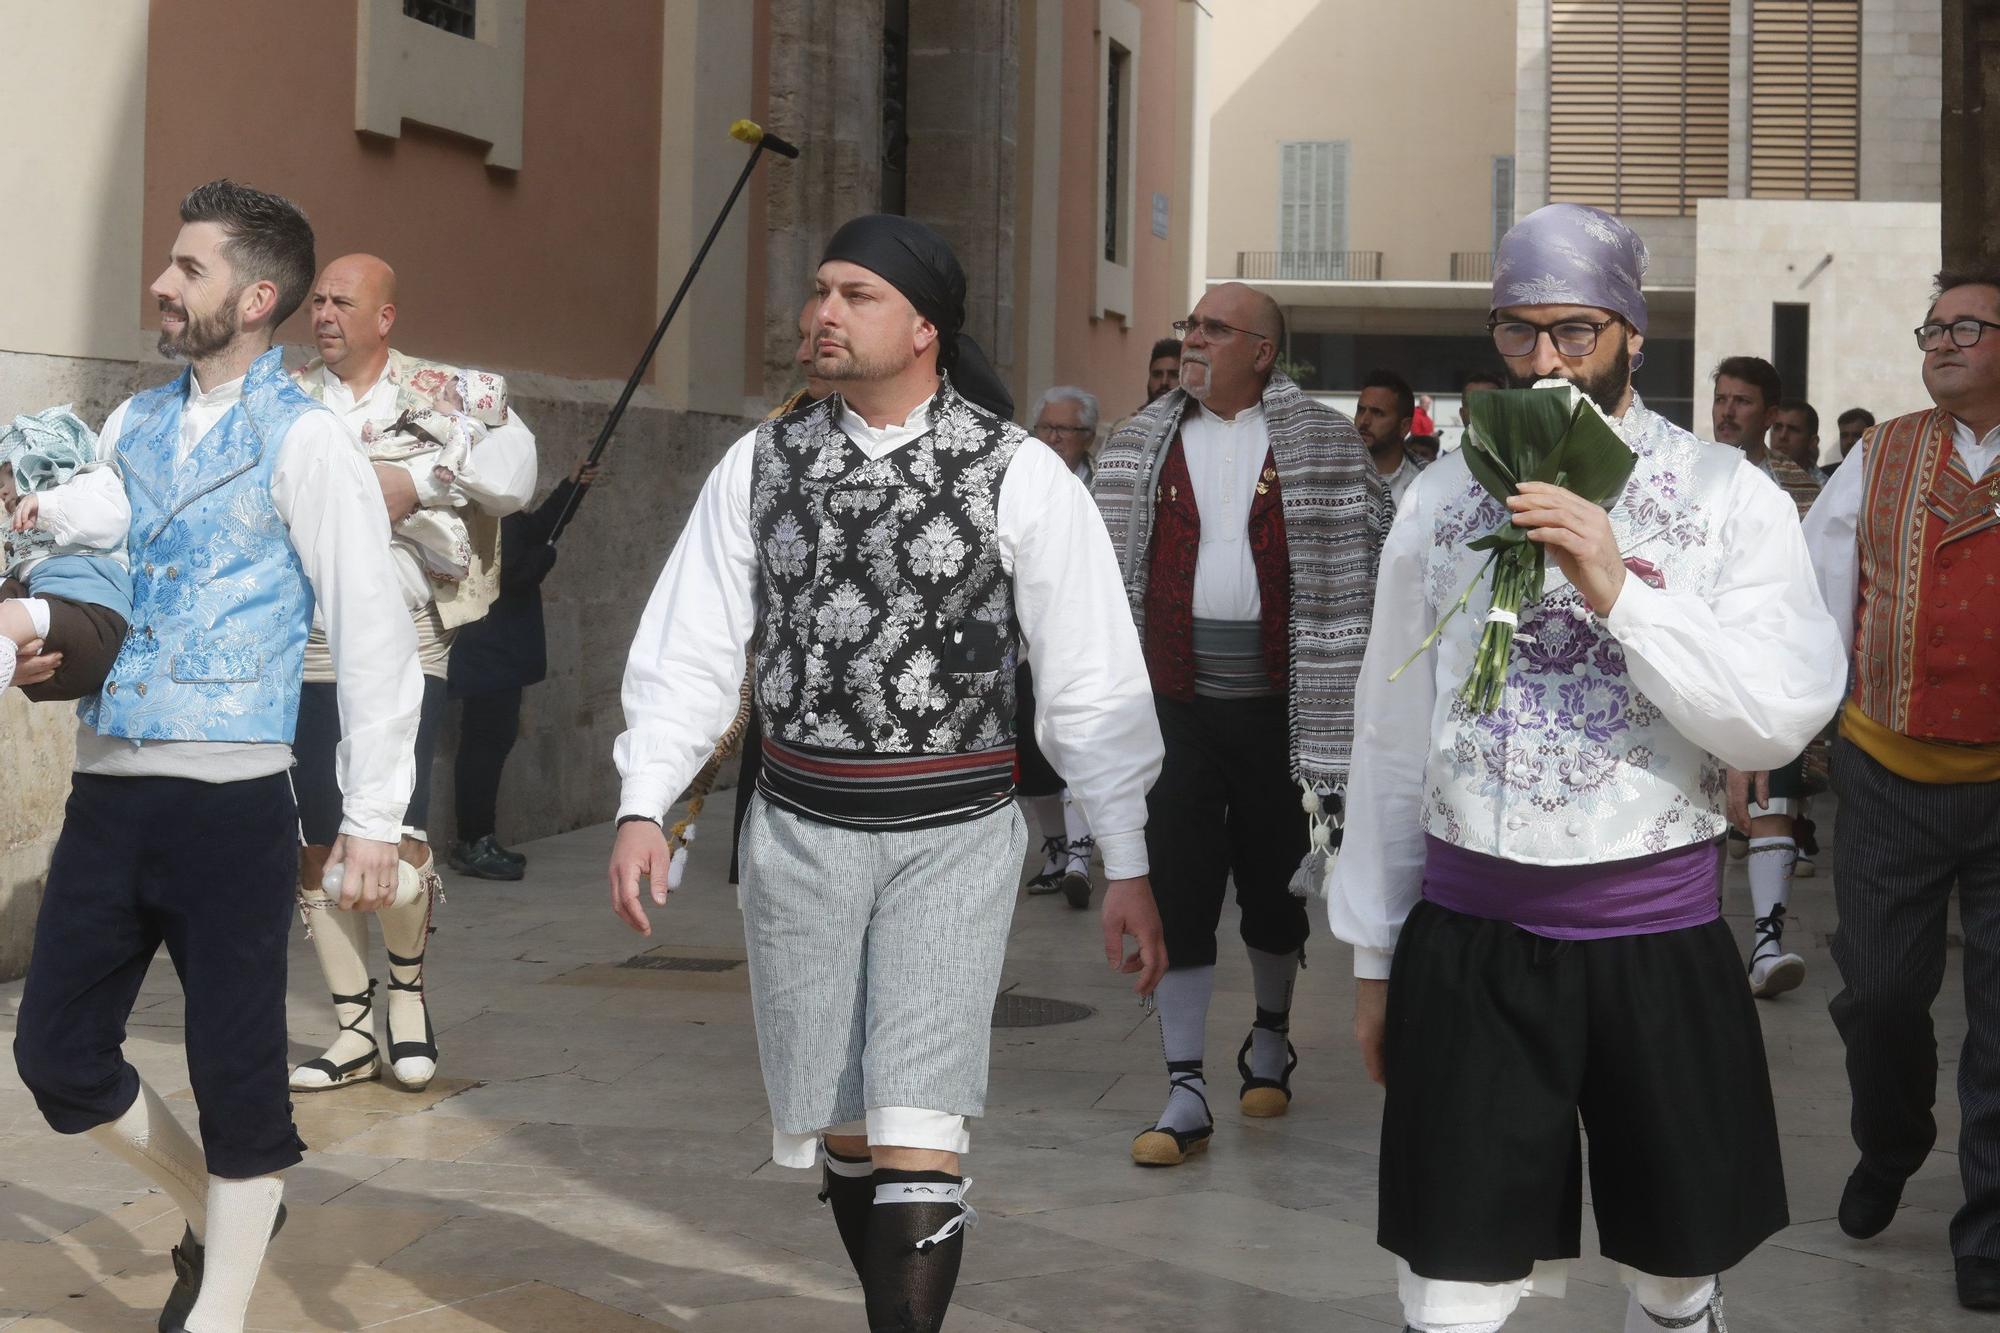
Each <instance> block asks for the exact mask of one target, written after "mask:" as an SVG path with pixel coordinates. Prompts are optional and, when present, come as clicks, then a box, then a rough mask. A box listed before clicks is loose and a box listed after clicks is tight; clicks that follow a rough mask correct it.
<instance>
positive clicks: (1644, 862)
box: [1424, 836, 1722, 940]
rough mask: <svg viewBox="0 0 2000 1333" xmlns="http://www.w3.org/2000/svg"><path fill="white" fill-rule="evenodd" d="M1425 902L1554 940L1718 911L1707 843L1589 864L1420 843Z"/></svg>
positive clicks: (1676, 922)
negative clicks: (1540, 862) (1541, 861)
mask: <svg viewBox="0 0 2000 1333" xmlns="http://www.w3.org/2000/svg"><path fill="white" fill-rule="evenodd" d="M1424 848H1425V857H1424V897H1425V898H1428V899H1429V900H1430V901H1431V902H1434V903H1436V904H1437V905H1438V906H1439V907H1444V908H1449V909H1450V910H1451V911H1454V912H1462V913H1464V914H1465V915H1466V916H1476V917H1484V918H1486V919H1487V920H1490V921H1510V922H1512V923H1513V924H1515V925H1517V926H1519V927H1520V928H1521V929H1523V930H1525V931H1528V932H1530V933H1531V934H1535V935H1542V936H1546V937H1547V938H1549V939H1552V940H1601V939H1607V938H1610V937H1612V936H1616V935H1657V934H1659V933H1661V932H1663V931H1669V930H1684V929H1686V928H1687V927H1689V926H1700V925H1706V924H1707V923H1708V922H1710V921H1713V920H1715V919H1716V918H1717V917H1718V916H1720V915H1721V914H1722V904H1721V890H1722V879H1721V874H1722V862H1721V849H1720V848H1718V847H1717V846H1716V844H1715V843H1714V842H1713V841H1704V842H1697V843H1693V844H1690V845H1689V846H1686V847H1677V848H1675V849H1674V850H1673V851H1670V852H1659V853H1656V854H1655V855H1652V856H1638V857H1633V858H1632V859H1630V860H1627V861H1605V862H1600V863H1598V864H1595V865H1580V866H1536V865H1524V864H1523V863H1521V862H1519V861H1507V860H1503V859H1501V858H1500V857H1497V856H1487V855H1485V854H1483V853H1481V852H1469V851H1467V850H1465V849H1464V848H1463V847H1454V846H1452V845H1451V844H1450V843H1448V842H1444V841H1442V840H1440V839H1438V838H1433V837H1429V836H1426V837H1425V838H1424Z"/></svg>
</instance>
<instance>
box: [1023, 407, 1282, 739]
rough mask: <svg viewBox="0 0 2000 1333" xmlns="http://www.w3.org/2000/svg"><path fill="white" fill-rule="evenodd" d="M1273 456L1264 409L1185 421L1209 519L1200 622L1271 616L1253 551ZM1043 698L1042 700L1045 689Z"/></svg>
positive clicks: (1199, 414) (1197, 583)
mask: <svg viewBox="0 0 2000 1333" xmlns="http://www.w3.org/2000/svg"><path fill="white" fill-rule="evenodd" d="M1270 452H1271V433H1270V430H1269V428H1268V427H1267V426H1266V424H1265V421H1264V405H1263V404H1262V403H1253V404H1252V405H1250V406H1249V407H1246V408H1244V409H1243V410H1242V411H1241V412H1238V413H1237V414H1236V416H1235V417H1234V418H1233V419H1230V418H1224V417H1219V416H1217V415H1216V414H1215V413H1213V412H1211V411H1209V410H1208V408H1207V407H1206V406H1204V405H1202V404H1200V403H1197V404H1195V410H1194V411H1192V412H1189V413H1188V414H1187V415H1186V416H1185V417H1183V418H1182V419H1181V456H1182V457H1183V458H1185V459H1186V460H1187V470H1188V478H1189V480H1191V481H1192V482H1194V503H1195V508H1196V509H1197V510H1198V511H1199V512H1200V514H1201V551H1200V553H1199V554H1198V555H1197V556H1196V557H1195V566H1194V614H1195V617H1196V619H1199V620H1256V619H1258V618H1259V617H1260V616H1262V615H1263V614H1264V595H1263V593H1262V592H1260V591H1259V590H1258V587H1257V556H1256V553H1255V552H1253V551H1252V550H1251V549H1250V505H1251V502H1253V501H1254V500H1255V499H1256V498H1257V482H1258V480H1259V478H1260V477H1261V476H1262V475H1263V472H1264V459H1265V457H1266V456H1268V455H1269V454H1270ZM1035 694H1036V698H1037V700H1039V699H1040V696H1041V687H1040V685H1039V683H1038V684H1037V686H1036V690H1035Z"/></svg>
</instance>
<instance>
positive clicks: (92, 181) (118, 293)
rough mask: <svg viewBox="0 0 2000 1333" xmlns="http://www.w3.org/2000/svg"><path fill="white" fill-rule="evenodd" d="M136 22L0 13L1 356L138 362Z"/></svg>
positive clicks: (35, 5)
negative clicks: (1, 181) (0, 102)
mask: <svg viewBox="0 0 2000 1333" xmlns="http://www.w3.org/2000/svg"><path fill="white" fill-rule="evenodd" d="M147 13H148V10H147V4H146V0H93V3H91V4H87V5H82V4H49V3H46V0H0V34H4V40H0V99H4V104H5V107H6V112H7V137H6V144H5V147H4V148H0V162H4V163H5V168H6V169H5V173H4V174H5V179H6V180H7V182H8V185H9V188H8V196H9V198H8V203H7V206H6V207H5V208H0V253H5V254H8V255H11V256H13V260H14V262H13V263H12V264H11V265H10V267H11V269H12V273H11V275H10V277H9V279H8V284H7V294H6V299H4V300H0V349H5V350H7V351H12V352H30V353H38V354H43V355H49V356H71V357H113V358H124V357H131V356H134V355H136V354H137V352H138V349H139V343H140V334H139V330H138V327H137V321H136V320H135V319H134V318H133V304H132V303H133V301H134V300H136V299H137V296H138V293H139V290H140V284H141V278H140V263H141V258H142V256H141V253H140V248H139V235H140V218H141V207H142V204H143V194H142V190H143V186H144V183H145V181H144V172H143V170H142V166H143V163H144V153H143V147H144V143H145V131H146V29H147ZM19 402H20V400H17V399H13V398H8V399H5V400H0V412H5V413H7V414H8V415H12V414H13V413H14V412H16V411H22V410H27V408H26V406H17V404H18V403H19ZM32 406H33V407H42V406H46V404H44V403H40V402H36V403H33V404H32Z"/></svg>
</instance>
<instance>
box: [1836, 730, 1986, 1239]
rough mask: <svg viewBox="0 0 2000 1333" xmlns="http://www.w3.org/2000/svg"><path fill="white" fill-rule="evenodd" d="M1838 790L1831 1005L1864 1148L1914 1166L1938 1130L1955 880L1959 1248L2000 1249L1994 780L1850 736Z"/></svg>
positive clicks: (1906, 1167)
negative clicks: (1873, 748)
mask: <svg viewBox="0 0 2000 1333" xmlns="http://www.w3.org/2000/svg"><path fill="white" fill-rule="evenodd" d="M1833 787H1834V792H1835V794H1836V795H1837V796H1838V797H1839V798H1840V819H1839V824H1838V826H1837V829H1836V834H1835V839H1834V897H1835V901H1836V902H1837V904H1838V906H1839V908H1840V926H1839V929H1838V930H1836V931H1835V933H1834V937H1833V961H1834V964H1835V966H1837V967H1838V968H1839V969H1840V979H1841V982H1842V983H1843V989H1842V990H1841V992H1840V994H1838V995H1836V996H1834V998H1833V1003H1832V1004H1831V1005H1830V1006H1829V1008H1830V1010H1831V1012H1832V1014H1833V1021H1834V1024H1835V1026H1837V1027H1838V1028H1839V1029H1840V1035H1841V1039H1842V1040H1843V1041H1845V1042H1846V1044H1847V1082H1848V1086H1849V1088H1850V1090H1851V1092H1852V1094H1853V1098H1854V1109H1853V1118H1852V1128H1853V1133H1854V1142H1855V1146H1856V1147H1858V1148H1860V1150H1861V1158H1862V1160H1863V1161H1864V1162H1865V1163H1867V1164H1868V1165H1869V1166H1870V1167H1872V1168H1874V1169H1875V1170H1876V1171H1878V1172H1879V1173H1881V1174H1883V1175H1887V1176H1893V1177H1907V1176H1909V1175H1910V1174H1911V1173H1912V1172H1914V1171H1915V1170H1916V1169H1917V1167H1918V1166H1919V1165H1921V1164H1922V1162H1923V1160H1924V1157H1925V1155H1926V1154H1927V1153H1929V1152H1930V1150H1931V1146H1932V1144H1934V1143H1935V1142H1936V1141H1937V1121H1936V1119H1935V1118H1934V1117H1933V1116H1932V1114H1931V1108H1932V1106H1933V1104H1934V1103H1935V1101H1936V1097H1937V1075H1938V1056H1937V1038H1936V1035H1935V1032H1934V1030H1933V1028H1932V1025H1931V1003H1932V1001H1934V1000H1935V999H1936V998H1937V994H1938V990H1939V989H1940V987H1942V986H1943V984H1944V971H1945V918H1946V909H1947V907H1948V905H1949V903H1950V899H1951V892H1952V888H1953V886H1954V885H1956V886H1957V888H1958V912H1959V922H1960V924H1961V926H1962V927H1963V929H1964V933H1965V1017H1966V1033H1965V1043H1964V1045H1963V1046H1962V1047H1961V1048H1960V1051H1959V1063H1958V1099H1959V1107H1960V1110H1961V1113H1962V1128H1961V1129H1960V1132H1959V1147H1958V1163H1959V1171H1960V1174H1961V1176H1962V1177H1963V1180H1964V1184H1965V1205H1964V1206H1963V1207H1962V1208H1960V1209H1959V1211H1958V1214H1957V1216H1955V1217H1954V1218H1953V1219H1952V1223H1951V1248H1952V1253H1953V1254H1955V1255H1958V1256H1960V1257H1964V1256H1974V1255H1976V1256H1979V1257H1981V1258H1988V1259H2000V782H1964V783H1924V782H1912V781H1910V780H1909V779H1907V778H1902V777H1898V776H1897V775H1896V774H1894V773H1891V772H1890V771H1889V770H1888V769H1886V768H1884V767H1883V766H1882V765H1881V764H1879V763H1877V762H1876V761H1875V760H1874V759H1873V758H1871V757H1870V756H1869V755H1868V754H1867V752H1866V751H1864V750H1862V749H1861V748H1860V747H1859V746H1857V745H1855V744H1854V743H1853V742H1852V741H1849V740H1847V739H1845V738H1844V737H1843V738H1842V739H1840V740H1838V741H1836V742H1835V743H1834V750H1833Z"/></svg>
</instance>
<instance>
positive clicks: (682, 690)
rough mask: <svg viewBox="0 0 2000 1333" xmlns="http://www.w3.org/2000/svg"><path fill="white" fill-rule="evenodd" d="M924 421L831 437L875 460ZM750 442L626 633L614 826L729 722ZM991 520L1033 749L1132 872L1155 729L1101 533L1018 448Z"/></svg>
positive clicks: (741, 621)
mask: <svg viewBox="0 0 2000 1333" xmlns="http://www.w3.org/2000/svg"><path fill="white" fill-rule="evenodd" d="M929 413H930V400H928V399H926V400H925V401H924V402H923V403H922V404H919V405H918V406H917V407H916V409H915V410H913V411H912V412H911V413H910V415H909V417H908V418H907V419H906V420H905V421H904V422H903V423H902V424H900V425H895V424H892V425H888V426H884V427H882V428H881V429H879V430H878V429H876V428H874V427H872V426H870V425H869V424H868V423H867V422H866V421H864V420H863V419H862V418H861V417H860V416H858V415H856V414H855V412H854V411H853V409H852V408H847V409H844V410H843V412H842V415H841V419H840V424H841V429H843V430H844V431H846V433H847V435H848V438H849V439H851V440H853V442H854V444H855V445H856V447H857V448H859V449H860V450H861V452H862V453H863V454H865V455H866V456H867V457H869V458H870V459H875V458H881V457H883V456H884V455H886V454H889V453H892V452H894V451H895V450H897V449H900V448H902V447H903V446H904V445H907V444H909V443H910V442H911V441H912V440H915V439H917V438H918V437H919V436H921V435H922V434H923V433H924V432H925V431H926V430H928V429H929ZM756 443H757V432H755V431H752V432H750V433H749V434H748V435H745V436H744V437H743V438H741V439H739V440H738V441H736V443H735V444H733V445H731V446H730V448H729V452H728V453H727V454H725V455H724V456H723V459H722V462H721V463H720V464H718V465H717V466H716V468H715V470H714V471H713V472H711V473H710V474H709V477H708V481H707V483H706V484H705V485H703V487H702V490H701V495H700V497H699V498H697V499H696V501H695V506H694V511H693V512H692V513H691V514H689V515H688V520H687V526H686V528H685V529H683V531H682V532H681V536H680V540H679V541H678V542H677V543H675V545H674V551H673V555H672V556H670V557H669V558H668V560H667V566H666V569H665V570H664V571H663V572H662V573H661V575H660V580H659V583H658V584H657V585H655V587H654V589H653V595H652V598H651V599H650V600H649V601H648V602H647V603H646V611H645V615H644V616H643V617H642V618H641V620H640V622H639V632H638V635H637V636H636V637H635V638H634V640H633V642H632V653H631V657H630V658H629V660H628V661H627V663H626V667H625V687H624V703H625V725H626V728H627V730H626V731H625V733H624V734H623V735H621V736H620V737H619V738H618V742H617V745H616V746H615V747H614V749H613V758H614V760H615V761H616V762H617V765H618V772H619V774H620V775H621V777H622V778H623V790H622V795H621V798H620V802H619V807H618V813H619V815H620V816H621V817H623V816H625V815H643V816H646V817H647V818H651V819H657V818H659V817H661V815H663V814H664V813H665V811H666V810H667V808H668V807H669V806H670V805H672V804H673V802H674V801H675V800H676V799H678V797H679V796H680V794H681V792H682V791H683V790H685V789H686V787H687V785H688V783H689V782H690V781H691V780H693V778H694V775H695V773H696V772H697V771H698V770H699V769H700V768H701V766H702V764H703V763H704V762H706V761H707V759H708V756H709V755H710V753H711V752H713V750H714V749H715V746H716V742H717V741H718V740H720V739H721V737H722V733H723V732H724V730H726V729H727V728H728V726H729V724H730V722H731V721H733V720H734V719H735V716H736V709H737V706H738V703H739V701H740V691H741V688H742V684H743V670H744V652H745V649H746V648H747V647H748V645H749V643H750V639H751V636H752V634H753V633H754V632H755V631H756V628H757V561H758V555H757V543H756V539H755V535H754V534H753V532H752V530H751V526H750V491H751V482H752V475H751V474H752V460H753V457H754V454H755V450H756ZM996 509H997V513H996V520H997V524H996V526H997V533H998V538H999V543H1000V563H1001V567H1002V569H1004V570H1005V571H1006V572H1007V573H1008V574H1009V575H1010V576H1011V577H1012V578H1013V580H1014V612H1015V617H1016V619H1017V620H1018V621H1019V623H1020V628H1021V638H1022V640H1023V641H1024V642H1025V643H1026V645H1027V650H1028V662H1029V665H1030V666H1031V667H1033V669H1034V673H1035V740H1036V742H1037V743H1038V744H1039V745H1040V746H1041V747H1042V750H1043V752H1044V753H1045V754H1047V755H1048V756H1049V759H1050V761H1051V763H1052V764H1053V765H1054V767H1055V769H1056V771H1057V772H1059V773H1061V774H1062V775H1063V777H1064V778H1065V779H1066V780H1067V782H1068V783H1069V787H1070V790H1071V791H1072V792H1073V793H1075V795H1076V799H1077V800H1078V801H1079V802H1081V803H1082V805H1083V809H1084V813H1085V815H1086V816H1087V817H1088V818H1089V820H1090V827H1091V829H1092V831H1093V832H1094V833H1095V834H1096V836H1097V846H1098V850H1099V851H1101V852H1102V853H1103V855H1104V873H1105V874H1106V875H1107V876H1109V877H1110V878H1112V879H1128V878H1132V877H1135V876H1138V875H1143V874H1145V873H1146V836H1145V830H1146V790H1147V788H1149V787H1151V786H1152V785H1153V779H1154V778H1155V777H1157V776H1158V775H1159V771H1160V759H1161V754H1162V751H1161V745H1160V728H1159V721H1158V719H1157V717H1156V716H1155V714H1154V711H1153V690H1152V684H1151V682H1150V680H1149V678H1148V677H1147V674H1146V663H1145V658H1144V657H1143V656H1142V655H1141V653H1140V649H1139V636H1138V632H1137V631H1136V630H1135V629H1134V628H1133V625H1132V613H1131V610H1130V608H1129V607H1128V605H1127V604H1126V600H1125V586H1124V582H1123V580H1122V579H1121V578H1120V577H1119V573H1118V561H1117V558H1116V557H1115V556H1114V554H1113V553H1112V550H1111V539H1110V537H1109V536H1108V535H1107V534H1106V532H1105V530H1104V520H1103V519H1102V518H1101V517H1100V516H1099V515H1098V512H1097V506H1096V504H1095V503H1094V502H1093V501H1092V500H1091V498H1090V492H1088V491H1086V490H1085V489H1084V488H1083V487H1082V486H1081V485H1079V484H1078V482H1077V479H1076V477H1075V476H1074V475H1072V474H1071V472H1070V471H1069V469H1068V468H1066V467H1064V466H1063V462H1062V459H1060V458H1059V457H1057V456H1056V453H1055V451H1054V450H1053V449H1047V448H1042V447H1039V446H1037V445H1035V444H1034V443H1033V442H1032V441H1028V442H1023V443H1022V444H1021V446H1020V447H1019V448H1017V449H1016V450H1015V451H1014V457H1013V459H1012V461H1011V462H1009V463H1008V465H1007V472H1006V475H1005V476H1004V477H1002V479H1001V482H1000V496H999V503H998V505H997V506H996Z"/></svg>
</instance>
